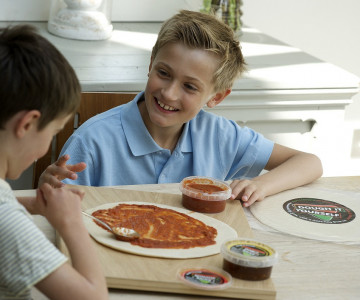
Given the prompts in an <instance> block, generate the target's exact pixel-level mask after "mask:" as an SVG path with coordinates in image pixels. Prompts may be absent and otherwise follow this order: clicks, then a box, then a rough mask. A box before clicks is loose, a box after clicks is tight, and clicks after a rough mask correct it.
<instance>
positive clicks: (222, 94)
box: [207, 89, 231, 108]
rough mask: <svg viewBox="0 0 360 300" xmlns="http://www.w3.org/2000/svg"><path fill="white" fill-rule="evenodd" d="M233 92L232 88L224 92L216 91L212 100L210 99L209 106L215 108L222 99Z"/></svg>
mask: <svg viewBox="0 0 360 300" xmlns="http://www.w3.org/2000/svg"><path fill="white" fill-rule="evenodd" d="M230 93H231V89H227V90H225V91H223V92H219V93H216V94H215V95H214V96H213V97H212V99H211V100H209V101H208V103H207V106H208V107H209V108H213V107H215V106H216V105H218V104H219V103H220V102H221V101H223V100H224V99H225V98H226V96H227V95H229V94H230Z"/></svg>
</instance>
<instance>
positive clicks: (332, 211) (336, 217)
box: [250, 187, 360, 243]
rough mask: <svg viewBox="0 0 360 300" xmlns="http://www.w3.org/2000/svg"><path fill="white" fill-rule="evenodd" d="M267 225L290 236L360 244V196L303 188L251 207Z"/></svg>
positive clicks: (268, 198)
mask: <svg viewBox="0 0 360 300" xmlns="http://www.w3.org/2000/svg"><path fill="white" fill-rule="evenodd" d="M250 210H251V212H252V213H253V215H254V216H255V217H256V218H257V219H258V220H259V221H260V222H262V223H263V224H265V225H267V226H269V227H271V228H274V229H276V230H278V231H281V232H285V233H288V234H292V235H296V236H300V237H304V238H310V239H317V240H322V241H334V242H355V243H357V242H359V243H360V230H359V228H360V195H359V193H354V192H347V191H342V192H339V191H333V190H328V189H314V188H307V187H300V188H296V189H293V190H289V191H285V192H282V193H279V194H277V195H274V196H270V197H267V198H266V199H265V200H264V201H261V202H256V203H254V204H253V205H252V206H250Z"/></svg>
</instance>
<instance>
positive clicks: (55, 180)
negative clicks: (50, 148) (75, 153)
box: [38, 154, 86, 188]
mask: <svg viewBox="0 0 360 300" xmlns="http://www.w3.org/2000/svg"><path fill="white" fill-rule="evenodd" d="M69 159H70V156H69V155H67V154H65V155H63V156H61V157H59V158H58V160H57V161H56V162H54V163H53V164H51V165H50V166H48V167H47V168H46V169H45V171H44V172H43V173H42V174H41V175H40V178H39V184H38V186H39V187H40V186H41V185H43V184H44V183H48V184H50V185H51V186H53V187H55V188H60V187H63V186H64V185H65V184H64V183H62V182H61V180H63V179H65V178H68V179H72V180H76V179H77V174H76V173H78V172H82V171H84V170H85V168H86V164H85V163H84V162H80V163H77V164H74V165H67V164H66V162H67V161H68V160H69Z"/></svg>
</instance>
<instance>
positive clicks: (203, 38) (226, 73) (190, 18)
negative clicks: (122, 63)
mask: <svg viewBox="0 0 360 300" xmlns="http://www.w3.org/2000/svg"><path fill="white" fill-rule="evenodd" d="M168 43H183V44H184V45H185V46H187V47H189V48H193V49H203V50H207V51H210V52H213V53H215V54H216V55H217V57H218V58H219V65H218V69H217V71H216V72H215V74H214V78H213V82H214V91H215V92H219V91H225V90H226V89H229V88H231V87H232V85H233V83H234V81H235V79H236V78H238V77H239V76H240V75H241V74H242V73H243V72H244V71H245V70H246V63H245V60H244V57H243V55H242V53H241V48H240V44H239V41H238V39H237V37H236V36H235V34H234V32H233V30H232V29H231V28H230V27H229V26H228V25H226V24H225V23H223V22H222V21H221V20H219V19H217V18H216V17H215V16H213V15H208V14H205V13H200V12H195V11H188V10H182V11H180V12H179V13H178V14H176V15H174V16H173V17H171V18H170V19H168V20H167V21H165V22H164V24H163V25H162V27H161V29H160V32H159V35H158V38H157V41H156V43H155V46H154V47H153V49H152V54H151V55H152V58H153V59H154V58H155V57H156V55H157V53H158V51H159V50H160V49H161V48H162V47H164V46H165V45H166V44H168Z"/></svg>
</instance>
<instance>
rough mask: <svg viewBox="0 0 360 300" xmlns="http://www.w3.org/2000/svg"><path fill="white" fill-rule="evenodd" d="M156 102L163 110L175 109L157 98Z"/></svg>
mask: <svg viewBox="0 0 360 300" xmlns="http://www.w3.org/2000/svg"><path fill="white" fill-rule="evenodd" d="M156 102H157V103H158V104H159V105H160V107H161V108H163V109H165V110H170V111H173V110H176V109H175V108H174V107H171V106H169V105H166V104H164V103H162V102H160V101H159V100H156Z"/></svg>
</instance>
